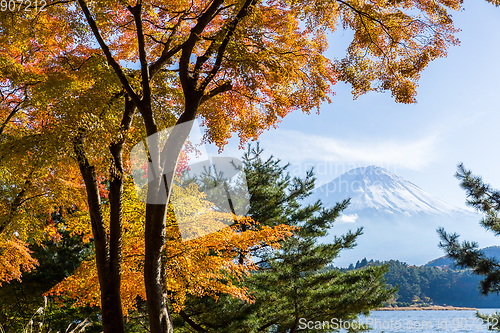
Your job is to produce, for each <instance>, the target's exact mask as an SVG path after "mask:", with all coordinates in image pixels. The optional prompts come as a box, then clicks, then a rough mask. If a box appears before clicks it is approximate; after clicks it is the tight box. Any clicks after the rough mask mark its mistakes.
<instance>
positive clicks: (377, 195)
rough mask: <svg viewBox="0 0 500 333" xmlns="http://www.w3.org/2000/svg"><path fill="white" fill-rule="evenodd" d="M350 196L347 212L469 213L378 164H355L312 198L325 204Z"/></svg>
mask: <svg viewBox="0 0 500 333" xmlns="http://www.w3.org/2000/svg"><path fill="white" fill-rule="evenodd" d="M348 197H350V198H351V203H350V205H349V207H348V209H347V210H346V211H345V212H344V213H345V214H352V213H359V212H361V211H366V210H369V211H372V213H389V214H403V215H406V216H413V215H418V214H431V215H435V214H438V215H454V214H457V213H460V214H470V213H469V212H468V211H466V210H464V209H461V208H458V207H455V206H453V205H450V204H448V203H446V202H444V201H442V200H440V199H438V198H435V197H433V196H432V195H430V194H429V193H427V192H425V191H423V190H422V189H421V188H419V187H418V186H417V185H415V184H413V183H411V182H409V181H407V180H405V179H403V178H401V177H399V176H397V175H395V174H394V173H391V172H389V171H388V170H387V169H384V168H381V167H378V166H373V165H370V166H367V167H360V168H355V169H351V170H349V171H347V172H346V173H344V174H342V175H340V176H339V177H337V178H335V179H334V180H333V181H331V182H329V183H327V184H325V185H323V186H320V187H318V188H316V189H315V192H314V194H313V195H312V199H313V200H314V201H315V200H317V199H321V201H322V202H323V204H324V205H325V206H326V207H332V206H333V205H335V203H336V202H339V201H342V200H344V199H346V198H348Z"/></svg>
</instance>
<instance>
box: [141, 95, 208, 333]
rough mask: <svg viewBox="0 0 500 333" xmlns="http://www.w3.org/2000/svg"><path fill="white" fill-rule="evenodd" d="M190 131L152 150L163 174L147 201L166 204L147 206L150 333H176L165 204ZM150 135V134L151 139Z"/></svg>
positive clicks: (191, 112)
mask: <svg viewBox="0 0 500 333" xmlns="http://www.w3.org/2000/svg"><path fill="white" fill-rule="evenodd" d="M200 99H201V97H199V96H196V98H193V99H191V101H190V102H191V103H186V110H185V112H184V113H183V114H182V116H181V117H180V118H179V120H178V121H177V124H176V125H180V124H183V123H185V122H188V121H192V120H194V117H195V115H196V112H197V111H198V106H199V102H200ZM146 126H147V125H146ZM190 131H191V126H175V127H174V128H173V129H172V132H171V133H170V135H169V137H168V139H167V142H166V144H165V147H163V150H162V151H161V153H160V147H159V145H158V142H156V143H153V144H152V145H151V146H150V147H149V152H150V156H151V163H152V164H153V165H158V166H159V167H158V169H157V170H163V172H162V175H161V176H160V177H158V176H159V175H157V178H156V179H155V181H154V182H151V183H150V184H149V187H148V202H156V203H158V199H159V198H163V200H164V202H165V204H150V203H148V204H147V205H146V225H145V244H146V253H145V255H146V258H145V265H144V281H145V287H146V296H147V304H148V315H149V323H150V331H151V333H171V332H173V323H172V319H171V316H170V313H169V309H168V294H167V286H166V285H164V281H163V279H162V274H163V267H162V263H161V254H162V251H163V249H164V246H165V241H166V233H165V228H166V223H165V215H166V210H167V204H166V203H168V202H169V199H170V194H171V192H172V191H171V189H172V187H171V184H172V181H173V178H174V172H175V166H176V164H177V161H178V158H179V155H180V153H181V150H182V147H183V145H184V143H185V141H186V139H187V137H188V135H189V132H190ZM150 135H151V134H150V133H148V136H150ZM148 144H150V143H148Z"/></svg>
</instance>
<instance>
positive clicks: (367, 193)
mask: <svg viewBox="0 0 500 333" xmlns="http://www.w3.org/2000/svg"><path fill="white" fill-rule="evenodd" d="M347 198H351V200H350V204H349V206H348V208H347V209H345V210H344V211H343V212H342V214H341V216H340V217H339V218H338V219H337V220H336V221H335V223H334V226H333V228H332V229H331V230H330V234H329V236H327V237H326V239H325V241H328V240H329V238H330V237H333V236H334V235H337V236H338V235H340V234H343V233H345V232H347V231H348V230H355V229H357V228H358V227H363V235H361V236H360V237H359V238H358V240H357V244H358V245H357V246H356V247H355V248H354V249H351V250H344V251H342V252H341V253H340V257H339V258H337V260H336V261H335V263H334V264H335V265H337V266H340V267H343V266H347V265H349V264H350V263H355V262H356V261H357V260H360V259H363V258H364V257H366V258H368V259H376V260H390V259H397V260H400V261H405V262H407V263H409V264H412V265H422V264H425V263H426V262H428V261H429V260H431V259H434V258H436V257H440V256H442V255H443V254H444V253H443V251H442V250H441V249H440V248H439V247H438V243H439V241H440V239H439V237H438V234H437V232H436V229H437V228H438V227H444V228H445V230H446V231H447V232H457V233H458V234H460V235H461V238H460V239H467V240H473V241H477V242H478V243H479V245H480V246H481V247H484V246H491V245H498V243H499V240H498V239H495V237H494V236H493V234H492V233H487V232H486V231H485V230H484V229H483V228H482V227H481V226H480V225H479V221H480V220H481V215H480V214H477V213H475V212H473V211H469V210H466V209H462V208H459V207H456V206H453V205H450V204H448V203H446V202H444V201H442V200H440V199H438V198H436V197H434V196H432V195H430V194H429V193H427V192H425V191H424V190H422V189H421V188H420V187H418V186H417V185H415V184H413V183H411V182H409V181H407V180H405V179H403V178H401V177H399V176H397V175H395V174H394V173H391V172H389V171H388V170H386V169H384V168H381V167H377V166H368V167H360V168H356V169H352V170H349V171H348V172H346V173H344V174H342V175H340V176H339V177H337V178H335V179H334V180H332V181H331V182H329V183H327V184H324V185H323V186H320V187H318V188H316V189H315V190H314V192H313V194H312V195H311V196H310V197H309V198H308V202H315V201H317V200H321V202H322V203H323V206H324V207H326V208H331V207H333V206H334V205H335V204H336V203H337V202H340V201H342V200H344V199H347ZM330 240H331V239H330Z"/></svg>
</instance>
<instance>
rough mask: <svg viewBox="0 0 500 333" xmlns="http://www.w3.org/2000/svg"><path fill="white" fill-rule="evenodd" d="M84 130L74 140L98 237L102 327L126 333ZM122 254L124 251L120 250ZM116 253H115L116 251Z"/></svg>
mask: <svg viewBox="0 0 500 333" xmlns="http://www.w3.org/2000/svg"><path fill="white" fill-rule="evenodd" d="M84 136H85V133H84V131H83V130H80V131H79V133H78V136H77V137H76V138H75V139H74V140H73V147H74V150H75V153H76V157H77V161H78V166H79V167H80V172H81V174H82V177H83V180H84V182H85V187H86V190H87V201H88V205H89V213H90V221H91V224H92V234H93V236H94V244H95V252H96V263H97V273H98V277H99V285H100V290H101V308H102V327H103V330H104V333H111V332H113V333H122V332H123V333H125V327H124V323H123V313H122V304H121V297H120V273H121V272H120V265H117V264H116V260H117V259H121V256H120V258H116V257H115V258H113V260H112V258H111V256H110V248H109V239H108V235H107V234H106V226H105V223H104V217H103V214H102V208H101V197H100V194H99V186H98V181H97V176H96V173H95V169H94V167H93V166H92V165H90V164H89V161H88V159H87V157H86V155H85V150H84V147H83V145H84ZM120 251H121V249H120ZM113 252H115V251H113Z"/></svg>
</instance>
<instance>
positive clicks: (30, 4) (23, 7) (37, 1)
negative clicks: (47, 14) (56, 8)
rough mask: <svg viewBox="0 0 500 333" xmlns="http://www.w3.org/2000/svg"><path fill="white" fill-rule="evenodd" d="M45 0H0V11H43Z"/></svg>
mask: <svg viewBox="0 0 500 333" xmlns="http://www.w3.org/2000/svg"><path fill="white" fill-rule="evenodd" d="M45 6H47V2H46V1H45V0H33V1H31V0H0V11H2V12H6V11H9V12H21V11H23V12H44V11H45V10H46V8H45Z"/></svg>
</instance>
